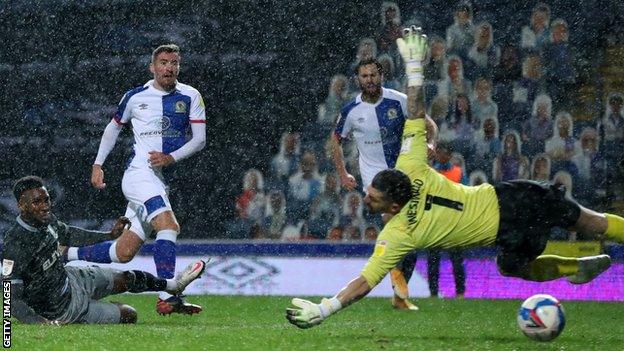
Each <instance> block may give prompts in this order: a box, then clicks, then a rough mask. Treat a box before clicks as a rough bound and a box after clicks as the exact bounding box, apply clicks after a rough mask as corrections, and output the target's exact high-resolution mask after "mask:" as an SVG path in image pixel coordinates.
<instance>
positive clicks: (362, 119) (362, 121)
mask: <svg viewBox="0 0 624 351" xmlns="http://www.w3.org/2000/svg"><path fill="white" fill-rule="evenodd" d="M357 121H358V123H364V122H365V121H366V119H365V118H364V117H360V118H358V119H357Z"/></svg>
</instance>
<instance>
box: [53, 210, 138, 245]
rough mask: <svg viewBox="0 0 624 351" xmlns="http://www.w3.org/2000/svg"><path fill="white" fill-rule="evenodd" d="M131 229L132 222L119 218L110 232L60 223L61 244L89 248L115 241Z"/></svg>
mask: <svg viewBox="0 0 624 351" xmlns="http://www.w3.org/2000/svg"><path fill="white" fill-rule="evenodd" d="M129 227H130V220H129V219H128V218H126V217H119V218H118V219H117V222H115V224H114V225H113V228H112V229H111V230H110V231H109V232H103V231H97V230H88V229H84V228H80V227H73V226H69V225H67V224H65V223H63V222H59V244H60V245H63V246H71V247H79V246H89V245H93V244H96V243H99V242H102V241H107V240H115V239H117V238H119V237H120V236H121V234H122V233H123V232H124V230H126V229H128V228H129Z"/></svg>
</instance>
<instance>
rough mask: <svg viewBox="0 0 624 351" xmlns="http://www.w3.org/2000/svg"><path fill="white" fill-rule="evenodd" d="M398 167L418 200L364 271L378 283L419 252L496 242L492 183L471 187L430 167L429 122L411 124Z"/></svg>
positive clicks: (385, 235)
mask: <svg viewBox="0 0 624 351" xmlns="http://www.w3.org/2000/svg"><path fill="white" fill-rule="evenodd" d="M396 168H397V169H399V170H401V171H402V172H403V173H405V174H407V176H408V177H409V179H410V180H411V182H412V198H411V199H410V200H409V202H408V203H407V204H406V205H405V206H403V208H402V209H401V211H400V212H399V213H398V214H396V215H395V216H394V217H393V218H392V219H391V220H390V221H389V222H388V223H387V224H386V225H385V226H384V228H383V230H382V231H381V233H380V234H379V237H378V238H377V242H376V244H375V251H374V252H373V255H372V256H371V258H370V259H369V261H368V263H367V264H366V266H365V267H364V269H363V271H362V276H363V277H364V278H365V279H366V281H367V282H368V284H369V286H371V287H373V286H375V285H377V284H378V283H379V282H380V281H381V279H383V277H384V276H385V275H386V274H387V273H388V272H389V271H390V270H391V269H392V268H394V267H395V266H396V265H397V263H398V262H399V261H400V260H401V259H402V258H403V256H405V255H406V254H407V253H408V252H410V251H412V250H414V249H429V248H432V249H434V248H435V249H450V248H454V249H463V248H468V247H472V246H489V245H492V244H494V241H495V239H496V233H497V232H498V224H499V217H500V215H499V209H498V198H497V197H496V192H495V190H494V187H493V186H492V185H490V184H482V185H480V186H474V187H471V186H465V185H462V184H458V183H454V182H452V181H450V180H448V179H447V178H446V177H444V176H443V175H441V174H439V173H438V172H437V171H436V170H434V169H433V168H431V167H430V166H429V164H428V163H427V142H426V132H425V120H424V119H416V120H407V121H406V122H405V127H404V129H403V142H402V145H401V152H400V154H399V158H398V159H397V164H396Z"/></svg>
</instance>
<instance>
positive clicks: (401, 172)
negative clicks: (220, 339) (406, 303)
mask: <svg viewBox="0 0 624 351" xmlns="http://www.w3.org/2000/svg"><path fill="white" fill-rule="evenodd" d="M397 44H398V47H399V51H400V53H401V56H402V57H403V60H404V61H405V67H406V72H407V74H408V120H407V121H406V123H405V128H404V131H403V143H402V146H401V152H400V154H399V157H398V160H397V164H396V169H389V170H385V171H381V172H380V173H378V174H377V175H376V176H375V177H374V179H373V181H372V184H371V186H370V187H369V189H368V194H367V195H366V197H365V199H364V202H365V203H366V205H367V206H368V207H369V208H370V210H371V211H372V212H385V213H391V214H394V217H393V218H392V219H391V220H390V221H389V222H388V223H387V224H386V226H385V227H384V228H383V230H382V231H381V233H380V235H379V237H378V239H377V242H376V245H375V250H374V252H373V255H372V256H371V257H370V259H369V261H368V263H367V264H366V265H365V266H364V269H363V270H362V273H361V275H360V276H359V277H357V278H355V279H353V280H352V281H351V282H349V283H348V284H347V286H346V287H344V288H343V289H342V290H341V291H340V292H339V293H338V294H337V295H336V296H334V297H332V298H330V299H323V300H321V303H320V304H316V303H313V302H311V301H307V300H302V299H298V298H295V299H293V300H292V303H293V305H294V308H287V309H286V318H287V319H288V320H289V321H290V322H291V323H292V324H294V325H296V326H297V327H299V328H310V327H313V326H315V325H318V324H320V323H321V322H322V321H323V320H324V319H326V318H327V317H329V316H331V315H332V314H334V313H336V312H338V311H339V310H340V309H341V308H343V307H346V306H348V305H350V304H352V303H353V302H355V301H358V300H359V299H361V298H363V297H364V296H366V295H367V294H368V293H369V292H370V291H371V290H372V289H373V288H374V287H375V286H376V285H377V284H378V283H379V282H380V281H381V280H382V278H383V277H384V276H385V275H386V274H387V273H388V272H389V271H390V270H391V269H392V268H393V267H395V266H396V264H397V262H399V260H401V258H402V257H403V256H405V255H406V254H407V253H409V252H411V251H412V250H414V249H417V248H421V249H429V248H431V249H463V248H468V247H474V246H490V245H496V246H497V247H498V248H499V249H500V252H499V254H498V257H497V259H496V262H497V265H498V269H499V271H500V273H501V274H502V275H504V276H510V277H518V278H523V279H526V280H531V281H548V280H553V279H558V278H562V277H566V278H567V279H568V280H569V281H570V282H571V283H574V284H583V283H587V282H589V281H591V280H592V279H594V278H595V277H597V276H598V275H599V274H600V273H602V272H604V271H605V270H606V269H607V268H609V266H610V265H611V258H610V257H609V256H608V255H598V256H590V257H583V258H575V257H562V256H557V255H542V252H543V251H544V248H545V246H546V241H547V239H548V236H549V233H550V230H551V228H552V227H564V228H572V229H573V230H575V231H578V232H580V233H582V234H584V235H586V236H588V237H590V238H595V239H602V238H606V239H608V240H612V241H616V242H620V243H624V218H622V217H619V216H615V215H611V214H602V213H597V212H594V211H592V210H590V209H587V208H584V207H582V206H580V205H579V204H577V203H576V202H574V201H572V200H571V199H569V198H567V197H566V196H565V189H564V188H562V187H559V186H554V185H543V184H540V183H536V182H532V181H523V180H517V181H511V182H503V183H501V184H499V185H497V186H492V185H490V184H482V185H480V186H476V187H468V186H464V185H461V184H457V183H453V182H452V181H450V180H448V179H446V178H445V177H444V176H443V175H441V174H439V173H437V172H436V171H435V170H434V169H432V168H430V167H429V166H428V164H427V145H426V140H425V120H424V117H425V106H424V99H423V92H422V62H421V60H422V58H423V57H424V55H425V52H426V46H427V38H426V36H424V35H422V34H421V31H420V28H415V27H411V28H408V29H405V30H404V33H403V38H400V39H398V40H397Z"/></svg>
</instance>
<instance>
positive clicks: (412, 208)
mask: <svg viewBox="0 0 624 351" xmlns="http://www.w3.org/2000/svg"><path fill="white" fill-rule="evenodd" d="M424 184H425V182H423V181H422V180H421V179H414V180H413V181H412V198H411V199H410V201H409V202H408V203H407V222H408V223H409V225H414V224H416V223H417V222H418V204H419V203H420V195H421V194H420V189H421V188H422V187H423V185H424Z"/></svg>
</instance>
